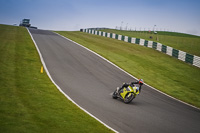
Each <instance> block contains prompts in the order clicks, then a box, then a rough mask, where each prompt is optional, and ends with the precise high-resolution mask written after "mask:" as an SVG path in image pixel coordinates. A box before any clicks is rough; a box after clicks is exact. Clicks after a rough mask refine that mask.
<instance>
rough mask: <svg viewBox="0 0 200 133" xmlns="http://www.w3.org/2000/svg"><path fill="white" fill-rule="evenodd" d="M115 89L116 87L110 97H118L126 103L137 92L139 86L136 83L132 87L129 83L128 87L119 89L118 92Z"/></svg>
mask: <svg viewBox="0 0 200 133" xmlns="http://www.w3.org/2000/svg"><path fill="white" fill-rule="evenodd" d="M117 91H118V89H116V90H115V91H114V92H113V95H112V97H113V98H114V99H117V98H120V99H121V100H123V101H124V103H126V104H128V103H130V102H131V101H132V100H133V99H134V98H135V97H136V96H137V95H138V94H139V87H137V86H136V85H134V86H133V87H132V86H130V85H129V86H128V87H124V88H123V89H121V90H120V91H119V92H117Z"/></svg>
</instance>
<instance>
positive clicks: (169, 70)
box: [57, 31, 200, 107]
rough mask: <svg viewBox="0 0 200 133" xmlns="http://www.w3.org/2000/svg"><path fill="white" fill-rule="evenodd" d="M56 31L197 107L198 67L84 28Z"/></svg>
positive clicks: (198, 100) (198, 97)
mask: <svg viewBox="0 0 200 133" xmlns="http://www.w3.org/2000/svg"><path fill="white" fill-rule="evenodd" d="M57 33H59V34H61V35H64V36H66V37H67V38H69V39H71V40H73V41H75V42H77V43H79V44H81V45H83V46H85V47H87V48H89V49H91V50H93V51H95V52H97V53H98V54H100V55H102V56H103V57H105V58H107V59H108V60H110V61H111V62H113V63H115V64H116V65H118V66H119V67H121V68H122V69H124V70H126V71H127V72H129V73H131V74H132V75H134V76H135V77H137V78H143V79H144V81H145V82H146V83H147V84H149V85H151V86H154V87H155V88H157V89H159V90H161V91H163V92H165V93H167V94H169V95H171V96H173V97H175V98H178V99H180V100H182V101H185V102H187V103H190V104H192V105H195V106H197V107H200V89H199V88H200V84H199V80H200V69H199V68H196V67H194V66H192V65H189V64H186V63H184V62H182V61H179V60H177V59H175V58H173V57H170V56H168V55H166V54H163V53H161V52H158V51H156V50H153V49H150V48H147V47H142V46H139V45H136V44H131V43H126V42H123V41H119V40H115V39H111V38H106V37H102V36H97V35H92V34H88V33H83V32H66V31H57Z"/></svg>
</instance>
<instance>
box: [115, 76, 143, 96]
mask: <svg viewBox="0 0 200 133" xmlns="http://www.w3.org/2000/svg"><path fill="white" fill-rule="evenodd" d="M143 83H144V81H143V79H139V80H138V81H136V82H131V83H123V85H122V87H120V88H119V87H117V93H119V92H120V91H121V90H122V89H123V88H124V87H128V86H129V85H130V86H131V87H134V86H135V84H139V85H140V87H139V93H140V92H141V86H142V85H143Z"/></svg>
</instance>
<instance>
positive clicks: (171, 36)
mask: <svg viewBox="0 0 200 133" xmlns="http://www.w3.org/2000/svg"><path fill="white" fill-rule="evenodd" d="M102 31H105V32H108V33H116V34H120V35H125V36H130V37H135V38H142V39H146V40H152V41H155V42H160V43H162V44H163V45H167V46H170V47H173V48H175V49H178V50H182V51H185V52H187V53H189V54H193V55H197V56H200V37H199V36H194V35H189V34H183V33H176V32H162V31H158V34H152V33H149V32H146V31H145V32H144V31H121V30H113V29H105V30H102ZM150 36H152V37H153V39H150V38H149V37H150Z"/></svg>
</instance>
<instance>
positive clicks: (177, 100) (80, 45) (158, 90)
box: [54, 32, 200, 110]
mask: <svg viewBox="0 0 200 133" xmlns="http://www.w3.org/2000/svg"><path fill="white" fill-rule="evenodd" d="M54 33H56V32H54ZM56 34H57V35H59V36H61V37H63V38H65V39H67V40H69V41H71V42H73V43H75V44H77V45H79V46H81V47H83V48H85V49H86V50H88V51H90V52H92V53H94V54H95V55H97V56H99V57H100V58H102V59H103V60H105V61H107V62H108V63H110V64H112V65H113V66H115V67H117V68H118V69H120V70H121V71H123V72H124V73H126V74H128V75H129V76H131V77H132V78H134V79H136V80H138V79H137V78H136V77H134V76H133V75H131V74H130V73H128V72H127V71H125V70H123V69H122V68H120V67H119V66H117V65H116V64H114V63H112V62H111V61H109V60H108V59H106V58H104V57H103V56H101V55H99V54H97V53H96V52H94V51H92V50H90V49H88V48H86V47H85V46H83V45H81V44H79V43H77V42H75V41H73V40H71V39H69V38H67V37H65V36H63V35H60V34H58V33H56ZM144 84H145V85H146V86H148V87H150V88H152V89H153V90H156V91H158V92H159V93H161V94H163V95H165V96H168V97H170V98H172V99H174V100H176V101H179V102H181V103H183V104H186V105H188V106H190V107H193V108H195V109H198V110H200V108H198V107H196V106H193V105H191V104H189V103H186V102H184V101H181V100H179V99H177V98H174V97H172V96H170V95H168V94H166V93H164V92H162V91H160V90H158V89H156V88H154V87H152V86H150V85H148V84H146V83H144Z"/></svg>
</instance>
